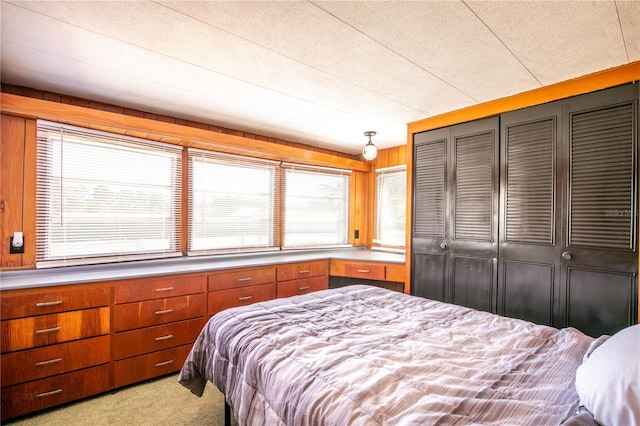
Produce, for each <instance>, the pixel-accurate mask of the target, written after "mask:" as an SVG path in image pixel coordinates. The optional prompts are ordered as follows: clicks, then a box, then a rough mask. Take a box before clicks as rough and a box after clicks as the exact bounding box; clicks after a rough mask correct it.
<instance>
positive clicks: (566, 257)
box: [562, 251, 573, 262]
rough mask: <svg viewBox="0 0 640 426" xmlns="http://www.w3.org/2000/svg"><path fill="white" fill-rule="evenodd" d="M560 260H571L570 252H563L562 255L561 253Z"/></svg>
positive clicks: (571, 254)
mask: <svg viewBox="0 0 640 426" xmlns="http://www.w3.org/2000/svg"><path fill="white" fill-rule="evenodd" d="M562 258H563V259H564V260H566V261H568V262H570V261H572V260H573V253H571V252H570V251H565V252H564V253H562Z"/></svg>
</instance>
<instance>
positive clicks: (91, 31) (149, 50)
mask: <svg viewBox="0 0 640 426" xmlns="http://www.w3.org/2000/svg"><path fill="white" fill-rule="evenodd" d="M3 1H4V2H6V3H8V4H11V5H12V6H14V7H17V8H19V9H22V10H25V11H27V12H28V13H33V14H36V15H40V16H42V17H44V18H46V19H51V20H54V21H57V22H60V23H62V24H64V25H69V26H72V27H75V28H77V29H80V30H82V31H87V32H90V33H93V34H96V35H98V36H100V37H104V38H108V39H110V40H114V41H117V42H118V43H122V44H125V45H127V46H131V47H134V48H136V49H141V50H144V51H147V52H150V53H153V54H155V55H159V56H162V57H164V58H168V59H172V60H175V61H178V62H181V63H184V64H187V65H191V66H194V67H196V68H199V69H202V70H205V71H207V72H211V73H215V74H218V75H222V76H224V77H227V78H230V79H232V80H236V81H241V82H243V83H246V84H249V85H251V86H255V87H259V88H261V89H264V90H267V91H270V92H273V93H278V94H280V95H283V96H287V97H290V98H292V99H298V100H300V101H303V102H306V103H309V104H312V105H317V106H320V107H323V108H327V109H330V110H334V111H338V112H340V113H343V114H347V115H354V114H353V113H352V112H350V111H345V110H343V109H340V108H335V107H333V106H328V105H325V104H321V103H318V102H314V101H311V100H309V99H304V98H301V97H298V96H294V95H291V94H289V93H285V92H281V91H278V90H274V89H272V88H269V87H266V86H262V85H260V84H256V83H254V82H251V81H247V80H243V79H239V78H237V77H235V76H233V75H229V74H225V73H222V72H219V71H215V70H211V69H209V68H205V67H203V66H201V65H198V64H194V63H192V62H189V61H185V60H182V59H178V58H174V57H171V56H168V55H165V54H163V53H160V52H156V51H154V50H151V49H148V48H146V47H142V46H138V45H135V44H131V43H128V42H126V41H123V40H119V39H117V38H113V37H111V36H108V35H105V34H101V33H99V32H97V31H93V30H90V29H88V28H84V27H81V26H78V25H75V24H72V23H70V22H66V21H62V20H60V19H58V18H54V17H52V16H48V15H45V14H42V13H40V12H36V11H33V10H31V9H29V8H26V7H23V6H21V5H19V4H16V3H14V2H11V1H6V0H3ZM153 3H155V4H157V5H159V6H162V7H166V6H164V5H162V4H159V3H157V2H155V1H154V2H153ZM168 9H169V10H172V11H174V12H176V13H181V12H179V11H175V10H174V9H171V8H168ZM181 14H182V13H181ZM182 15H184V14H182ZM185 16H188V15H185ZM189 17H190V18H192V17H191V16H189ZM192 19H195V18H192ZM196 20H197V19H196ZM198 21H199V20H198ZM199 22H201V21H199ZM203 23H204V24H205V25H209V24H207V23H206V22H203ZM214 28H216V27H214ZM218 29H219V28H218ZM221 31H224V30H221ZM225 32H226V31H225ZM228 34H231V33H228ZM232 35H234V36H235V34H232ZM236 37H237V36H236ZM254 44H255V43H254ZM261 47H262V46H261ZM45 53H46V52H45ZM62 57H65V58H66V59H69V60H72V61H75V62H80V63H84V64H86V65H91V66H96V65H94V64H90V63H87V62H81V61H78V60H77V59H74V58H70V57H66V56H62ZM102 69H106V68H102ZM136 78H141V79H142V80H147V81H154V80H149V79H148V78H143V77H136ZM159 83H161V84H163V85H166V84H164V83H162V82H159ZM169 87H175V86H169ZM194 93H195V92H194ZM372 93H375V92H372ZM196 94H200V95H202V94H201V93H196ZM379 96H382V95H379ZM407 107H408V108H411V107H409V106H407ZM412 109H414V108H412ZM414 110H415V109H414ZM415 111H417V112H421V111H418V110H415Z"/></svg>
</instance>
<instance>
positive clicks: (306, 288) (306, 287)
mask: <svg viewBox="0 0 640 426" xmlns="http://www.w3.org/2000/svg"><path fill="white" fill-rule="evenodd" d="M299 290H309V286H308V285H306V286H304V287H300V289H299Z"/></svg>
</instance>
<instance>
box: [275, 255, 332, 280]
mask: <svg viewBox="0 0 640 426" xmlns="http://www.w3.org/2000/svg"><path fill="white" fill-rule="evenodd" d="M328 273H329V262H328V261H326V260H318V261H314V262H301V263H292V264H289V265H279V266H278V281H287V280H296V279H299V278H309V277H317V276H320V275H328Z"/></svg>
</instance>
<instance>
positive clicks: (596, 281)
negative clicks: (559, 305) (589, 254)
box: [566, 267, 638, 337]
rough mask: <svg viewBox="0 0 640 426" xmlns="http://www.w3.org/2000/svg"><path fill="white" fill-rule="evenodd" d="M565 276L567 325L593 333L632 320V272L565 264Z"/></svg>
mask: <svg viewBox="0 0 640 426" xmlns="http://www.w3.org/2000/svg"><path fill="white" fill-rule="evenodd" d="M566 276H567V285H566V288H567V294H566V318H567V325H568V326H570V327H575V328H577V329H579V330H580V331H582V332H583V333H586V334H588V335H590V336H593V337H597V336H600V335H602V334H614V333H616V332H617V331H620V330H621V329H623V328H625V327H628V326H630V325H632V324H635V323H636V321H637V317H638V311H637V300H638V294H637V277H636V274H634V273H621V272H616V271H604V270H595V269H590V268H576V267H568V268H567V272H566Z"/></svg>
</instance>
